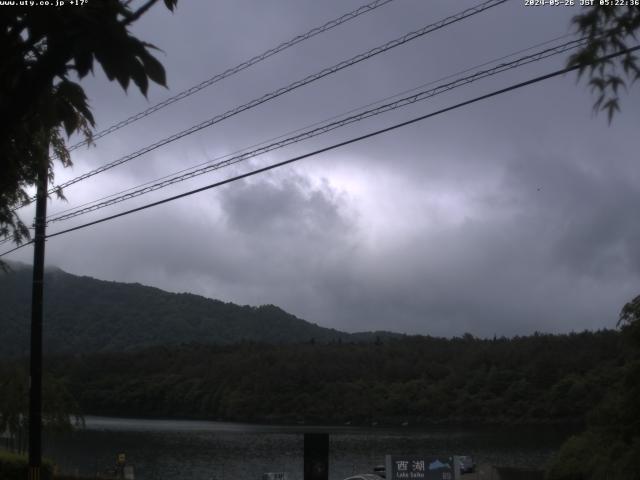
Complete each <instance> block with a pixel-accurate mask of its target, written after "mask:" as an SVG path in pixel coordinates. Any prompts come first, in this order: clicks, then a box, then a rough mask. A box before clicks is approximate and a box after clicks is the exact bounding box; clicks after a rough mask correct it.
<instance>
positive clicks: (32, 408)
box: [29, 142, 49, 480]
mask: <svg viewBox="0 0 640 480" xmlns="http://www.w3.org/2000/svg"><path fill="white" fill-rule="evenodd" d="M43 151H44V154H43V156H42V159H41V164H40V166H39V168H38V180H37V191H36V217H35V222H34V227H35V236H34V244H33V245H34V247H33V287H32V291H31V357H30V363H29V480H40V466H41V464H42V314H43V294H44V242H45V235H46V217H47V178H48V173H49V144H48V142H47V144H46V146H45V148H44V149H43Z"/></svg>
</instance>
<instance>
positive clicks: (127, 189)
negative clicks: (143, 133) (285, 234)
mask: <svg viewBox="0 0 640 480" xmlns="http://www.w3.org/2000/svg"><path fill="white" fill-rule="evenodd" d="M572 36H573V34H565V35H561V36H558V37H555V38H552V39H550V40H546V41H544V42H540V43H537V44H535V45H532V46H530V47H527V48H523V49H520V50H517V51H515V52H512V53H509V54H507V55H503V56H501V57H499V58H495V59H493V60H489V61H487V62H484V63H481V64H479V65H474V66H473V67H469V68H465V69H464V70H461V71H458V72H455V73H451V74H448V75H446V76H444V77H440V78H438V79H436V80H431V81H429V82H427V83H423V84H421V85H418V86H417V87H413V88H411V89H409V90H404V91H402V92H398V93H395V94H393V95H390V96H387V97H385V98H382V99H380V100H376V101H374V102H370V103H368V104H366V105H362V106H360V107H357V108H353V109H351V110H348V111H346V112H342V113H340V114H338V115H333V116H331V117H329V118H325V119H324V120H320V121H318V122H314V123H312V124H310V125H306V126H304V127H300V128H297V129H295V130H291V131H289V132H286V133H283V134H281V135H278V136H276V137H271V138H269V139H266V140H263V141H261V142H258V143H255V144H253V145H250V146H247V147H244V148H241V149H239V150H236V151H234V152H231V153H228V154H225V155H221V156H218V157H215V158H213V159H211V160H207V161H205V162H201V163H199V164H196V165H193V166H191V167H187V168H183V169H181V170H178V171H176V172H173V173H170V174H167V175H163V176H161V177H159V178H156V179H153V180H149V181H147V182H144V183H141V184H138V185H136V186H133V187H129V188H126V189H124V190H120V191H118V192H114V193H111V194H109V195H105V196H103V197H100V198H97V199H95V200H91V201H89V202H85V203H81V204H80V205H76V206H74V207H69V208H65V209H63V210H59V211H57V212H55V213H53V214H52V215H51V216H50V218H53V217H54V216H59V215H61V214H64V213H67V212H71V211H75V210H78V209H80V208H82V207H86V206H89V205H93V204H96V203H98V202H101V201H103V200H107V199H110V198H113V197H116V196H119V195H122V194H125V193H128V192H131V191H133V190H136V189H138V188H142V187H145V186H147V185H151V184H153V183H156V182H159V181H161V180H165V179H168V178H171V177H173V176H175V175H179V174H181V173H185V172H188V171H192V170H195V169H198V168H200V167H203V166H205V165H210V164H212V163H213V162H217V161H220V160H223V159H226V158H229V157H232V156H235V155H239V154H240V153H243V152H247V151H249V149H253V148H256V147H259V146H263V145H267V144H269V143H270V142H274V141H276V140H280V139H282V138H285V137H286V136H288V135H293V134H295V133H298V132H302V131H305V130H309V129H311V128H313V127H317V126H319V125H323V124H325V123H328V122H331V121H332V120H336V119H338V118H342V117H344V116H345V115H350V114H352V113H355V112H358V111H360V110H364V109H365V108H369V107H372V106H374V105H379V104H381V103H383V102H386V101H389V100H391V99H394V98H398V97H400V96H402V95H406V94H408V93H413V92H416V91H418V90H420V89H422V88H425V87H428V86H431V85H434V84H436V83H439V82H443V81H445V80H448V79H450V78H454V77H456V76H457V75H462V74H464V73H468V72H471V71H473V70H476V69H478V68H482V67H485V66H487V65H491V64H494V63H496V62H500V61H502V60H505V59H507V58H511V57H513V56H515V55H519V54H521V53H524V52H528V51H530V50H533V49H535V48H539V47H542V46H545V45H549V44H551V43H553V42H556V41H558V40H563V39H565V38H569V37H572ZM0 243H1V242H0Z"/></svg>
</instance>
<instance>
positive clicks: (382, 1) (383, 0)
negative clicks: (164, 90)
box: [69, 0, 393, 152]
mask: <svg viewBox="0 0 640 480" xmlns="http://www.w3.org/2000/svg"><path fill="white" fill-rule="evenodd" d="M392 1H393V0H375V1H374V2H371V3H368V4H366V5H362V6H361V7H359V8H357V9H355V10H353V11H351V12H349V13H345V14H344V15H342V16H340V17H338V18H335V19H333V20H330V21H328V22H327V23H325V24H324V25H322V26H319V27H315V28H313V29H311V30H309V31H308V32H306V33H303V34H302V35H297V36H295V37H293V38H292V39H291V40H288V41H286V42H282V43H281V44H280V45H278V46H276V47H273V48H270V49H269V50H267V51H265V52H263V53H261V54H259V55H256V56H254V57H252V58H250V59H249V60H246V61H244V62H242V63H240V64H238V65H236V66H235V67H232V68H229V69H227V70H225V71H224V72H222V73H218V74H217V75H214V76H213V77H211V78H209V79H207V80H204V81H202V82H200V83H199V84H197V85H194V86H193V87H191V88H188V89H186V90H183V91H181V92H180V93H177V94H176V95H174V96H172V97H169V98H167V99H166V100H164V101H162V102H160V103H157V104H155V105H153V106H151V107H149V108H147V109H146V110H143V111H142V112H139V113H136V114H135V115H132V116H130V117H128V118H125V119H124V120H121V121H120V122H118V123H115V124H113V125H111V126H110V127H108V128H105V129H104V130H101V131H100V132H97V133H95V134H94V135H93V136H92V140H97V139H99V138H102V137H104V136H106V135H109V134H110V133H113V132H115V131H116V130H120V129H121V128H123V127H125V126H127V125H130V124H132V123H134V122H137V121H138V120H140V119H142V118H144V117H147V116H149V115H151V114H152V113H155V112H157V111H158V110H161V109H163V108H164V107H167V106H169V105H171V104H172V103H175V102H177V101H179V100H182V99H184V98H187V97H189V96H191V95H193V94H194V93H196V92H199V91H200V90H202V89H204V88H207V87H209V86H211V85H213V84H214V83H217V82H219V81H220V80H223V79H225V78H227V77H230V76H232V75H235V74H236V73H239V72H241V71H243V70H245V69H247V68H249V67H251V66H253V65H255V64H257V63H259V62H261V61H263V60H266V59H267V58H269V57H272V56H273V55H276V54H278V53H280V52H282V51H284V50H286V49H287V48H289V47H293V46H294V45H297V44H298V43H300V42H303V41H305V40H308V39H310V38H312V37H315V36H316V35H319V34H321V33H324V32H326V31H328V30H331V29H332V28H334V27H337V26H339V25H342V24H343V23H346V22H348V21H350V20H353V19H354V18H356V17H359V16H360V15H363V14H365V13H369V12H372V11H374V10H375V9H376V8H378V7H382V6H383V5H386V4H387V3H390V2H392ZM87 143H88V142H87V141H86V140H85V141H82V142H78V143H76V144H74V145H72V146H70V147H69V151H70V152H71V151H73V150H75V149H77V148H79V147H82V146H83V145H87Z"/></svg>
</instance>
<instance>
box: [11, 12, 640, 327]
mask: <svg viewBox="0 0 640 480" xmlns="http://www.w3.org/2000/svg"><path fill="white" fill-rule="evenodd" d="M362 3H364V2H363V1H355V0H354V1H350V2H342V1H330V2H329V1H327V2H317V1H312V0H309V1H298V0H296V1H293V0H289V1H282V2H260V1H248V0H247V1H240V0H234V1H230V2H197V3H196V2H193V3H191V2H189V3H187V2H181V3H180V4H179V8H178V10H177V13H176V14H175V15H169V14H168V13H167V12H166V11H164V10H163V9H162V8H158V9H154V11H153V12H151V14H150V15H149V16H148V17H147V18H144V19H143V20H142V21H141V22H140V23H139V24H138V25H136V26H135V27H134V28H135V30H136V32H138V33H139V34H140V35H141V36H142V37H143V38H145V39H149V40H150V41H152V43H154V44H156V45H158V46H159V47H160V48H161V49H162V50H163V51H164V52H165V53H162V52H159V54H158V55H159V57H160V59H161V60H162V61H163V63H164V64H165V65H166V67H167V73H168V78H169V86H170V90H169V91H165V90H164V89H162V88H159V87H154V88H152V89H151V91H150V95H149V100H148V101H147V100H145V99H144V98H142V97H141V96H140V95H139V94H138V92H136V91H135V89H131V90H130V91H129V93H128V94H127V95H126V96H123V95H122V93H121V91H120V90H119V89H118V87H116V86H115V85H112V84H107V82H105V80H104V78H103V76H102V73H101V72H100V71H97V72H96V77H95V79H89V80H88V81H87V82H85V85H86V88H87V92H88V93H89V95H90V97H91V99H92V105H93V107H94V110H95V112H96V117H97V119H98V121H99V123H100V127H106V126H108V125H110V124H112V123H114V122H116V121H119V120H121V119H122V118H124V117H126V116H128V115H131V114H133V113H137V112H138V111H140V110H142V109H144V108H146V107H147V106H148V105H150V104H153V103H155V102H157V101H160V100H163V99H164V98H166V97H167V96H168V95H172V94H175V93H177V92H178V91H180V90H181V89H183V88H188V87H190V86H191V85H194V84H197V83H198V82H200V81H202V80H204V79H206V78H208V77H210V76H212V75H213V74H215V73H219V72H221V71H223V70H225V69H226V68H229V67H232V66H234V65H236V64H238V63H239V62H241V61H243V60H246V59H247V58H249V57H251V56H253V55H255V54H257V53H260V52H262V51H264V50H265V49H266V48H269V47H272V46H274V45H276V44H278V43H280V42H282V41H284V40H287V39H289V38H291V37H293V36H295V35H297V34H300V33H303V32H304V31H306V30H308V29H310V28H312V27H315V26H317V25H320V24H322V23H324V22H326V21H327V20H330V19H332V18H335V17H337V16H339V15H340V14H342V13H345V12H346V11H348V10H353V9H355V8H357V7H358V6H360V5H361V4H362ZM474 3H475V2H470V1H469V2H448V1H437V2H436V1H433V2H431V1H430V2H424V1H412V0H398V1H397V2H393V3H392V4H390V5H388V6H385V7H383V8H381V9H380V10H379V11H377V12H375V13H372V14H369V15H366V16H363V17H362V18H359V19H357V20H355V21H354V22H352V23H350V24H347V25H343V26H341V27H338V28H337V29H335V30H334V31H332V32H331V33H328V34H325V35H322V36H319V37H316V38H314V39H312V40H311V41H309V42H305V43H304V44H301V45H299V46H296V47H295V48H293V49H291V50H289V51H287V52H284V53H283V54H281V55H278V56H276V57H273V58H271V59H269V60H268V61H266V62H264V63H262V64H260V65H256V66H255V67H252V68H251V69H250V70H248V71H246V72H243V73H241V74H239V75H237V76H234V77H233V78H230V79H227V80H225V81H224V82H221V83H220V84H218V85H216V86H214V87H211V88H209V89H207V90H204V91H202V92H199V93H198V94H196V95H194V96H192V97H190V98H189V99H186V100H185V101H183V102H179V103H178V104H175V105H172V106H171V107H169V108H167V109H166V110H164V111H162V112H161V113H158V114H156V115H154V116H150V117H148V118H146V119H144V120H142V121H140V122H138V123H136V124H135V125H132V126H131V127H128V128H126V129H123V130H122V131H120V132H119V133H118V134H116V135H113V136H109V137H106V138H104V139H102V140H100V141H99V142H98V145H97V147H96V148H93V149H89V150H86V149H82V150H80V151H77V152H75V153H74V159H75V163H76V167H75V169H74V170H73V171H61V170H59V171H58V172H57V179H58V180H59V181H60V180H64V179H67V178H71V177H73V176H75V175H77V174H78V173H81V172H83V171H86V170H89V169H90V168H93V167H95V166H97V165H101V164H104V163H106V162H108V161H111V160H113V159H115V158H118V157H119V156H122V155H124V154H127V153H129V152H131V151H133V150H136V149H138V148H141V147H143V146H146V145H148V144H150V143H153V142H155V141H157V140H158V139H161V138H162V137H164V136H167V135H171V134H173V133H175V132H177V131H180V130H182V129H185V128H187V127H189V126H191V125H194V124H196V123H199V122H201V121H203V120H205V119H208V118H211V117H213V116H214V115H216V114H220V113H222V112H225V111H226V110H228V109H230V108H233V107H235V106H237V105H240V104H242V103H245V102H247V101H249V100H252V99H254V98H256V97H258V96H260V95H262V94H264V93H267V92H269V91H271V90H273V89H275V88H278V87H281V86H283V85H286V84H288V83H290V82H292V81H294V80H297V79H300V78H302V77H304V76H305V75H308V74H311V73H314V72H317V71H319V70H320V69H322V68H324V67H327V66H330V65H333V64H335V63H337V62H338V61H341V60H344V59H346V58H348V57H350V56H352V55H355V54H357V53H361V52H363V51H366V50H368V49H370V48H372V47H374V46H377V45H380V44H382V43H384V42H386V41H388V40H391V39H393V38H396V37H398V36H399V35H402V34H404V33H406V32H408V31H412V30H415V29H417V28H419V27H422V26H424V25H426V24H428V23H430V22H434V21H437V20H439V19H441V18H443V17H444V16H447V15H450V14H453V13H455V12H458V11H460V10H462V9H463V8H466V7H469V6H472V5H474ZM575 12H577V10H576V11H575ZM575 12H574V11H573V10H570V9H555V10H553V9H551V8H545V9H540V8H538V9H526V8H525V7H524V6H523V4H522V2H518V1H513V2H508V3H507V4H506V5H504V6H503V7H499V8H497V9H494V10H492V11H490V12H486V13H483V14H481V15H478V16H477V17H474V18H473V19H470V20H465V21H464V22H460V23H459V24H456V25H454V26H451V27H450V28H447V29H443V30H441V31H438V32H436V33H434V34H433V35H431V36H429V37H426V38H424V39H421V40H418V41H415V42H412V43H410V44H408V45H405V46H403V47H400V48H398V49H396V50H394V51H393V52H388V53H385V54H382V55H380V56H377V57H375V58H373V59H371V60H368V61H366V62H362V63H361V64H359V65H357V66H354V67H353V68H351V69H348V70H346V71H343V72H340V73H338V74H336V75H334V76H330V77H327V78H325V79H322V80H320V81H318V82H317V83H314V84H313V85H309V86H307V87H304V88H302V89H300V90H297V91H295V92H291V93H289V94H287V95H284V96H282V97H281V98H279V99H278V100H277V101H273V102H269V103H267V104H264V105H261V106H260V107H257V108H255V109H253V110H251V111H248V112H244V113H242V114H240V115H238V116H236V117H233V118H231V119H229V120H227V121H225V122H223V123H221V124H219V125H216V126H215V127H213V128H210V129H205V130H203V131H201V132H199V133H197V134H194V135H190V136H188V137H186V138H184V139H182V140H179V141H177V142H175V143H172V144H171V145H168V146H166V147H163V148H162V149H158V150H156V151H154V152H153V153H152V154H149V155H145V156H144V157H141V158H139V159H136V160H134V161H132V162H131V163H130V164H128V165H127V166H126V167H121V168H118V169H115V170H113V171H111V172H110V173H108V174H103V175H100V176H97V177H95V178H94V179H92V180H91V181H87V182H83V183H82V184H80V185H78V186H75V187H71V188H69V189H68V191H67V196H68V197H69V198H70V200H71V203H72V204H79V203H82V202H85V201H88V200H91V199H93V198H96V197H98V196H102V195H106V194H108V193H112V192H114V191H118V190H121V189H123V188H127V187H129V186H133V185H136V184H138V183H140V182H143V181H147V180H149V179H152V178H156V177H159V176H161V175H165V174H167V173H169V172H172V171H176V170H179V169H182V168H185V167H188V166H191V165H194V164H198V163H201V162H203V161H205V160H210V159H213V158H216V157H219V156H221V155H225V154H229V153H231V152H234V151H236V150H238V149H240V148H243V147H246V146H248V145H252V144H254V143H257V142H259V141H263V140H265V139H268V138H271V137H274V136H278V135H281V134H283V133H284V132H287V131H290V130H294V129H297V128H300V127H302V126H304V125H308V124H311V123H313V122H317V121H319V120H322V119H325V118H327V117H330V116H332V115H335V114H337V113H342V112H345V111H348V110H350V109H352V108H355V107H359V106H362V105H365V104H367V103H369V102H372V101H375V100H379V99H380V98H383V97H385V96H388V95H391V94H395V93H397V92H399V91H402V90H405V89H408V88H413V87H416V86H418V85H421V84H424V83H426V82H429V81H433V80H435V79H438V78H440V77H442V76H444V75H447V74H451V73H453V72H456V71H459V70H462V69H464V68H467V67H469V66H471V65H477V64H480V63H483V62H486V61H487V60H490V59H493V58H497V57H500V56H502V55H505V54H507V53H511V52H513V51H516V50H518V49H522V48H525V47H528V46H530V45H532V44H535V43H539V42H542V41H545V40H548V39H550V38H551V37H555V36H557V35H561V34H563V33H565V32H566V31H567V29H568V23H569V19H570V17H571V15H572V14H573V13H575ZM564 61H565V59H564V58H557V59H552V60H549V61H546V62H544V63H541V64H535V65H531V66H529V67H527V68H525V69H524V70H522V71H514V72H511V73H509V74H506V75H504V76H502V77H500V78H496V79H488V80H485V81H483V82H480V83H478V84H474V85H470V86H468V87H465V88H464V89H460V90H459V91H457V90H456V91H454V92H451V93H449V94H446V95H443V96H439V97H436V98H434V99H433V100H432V101H430V102H427V103H421V104H418V105H415V106H413V107H410V108H408V109H406V110H402V111H398V112H394V113H391V114H388V115H386V116H385V117H383V118H379V119H372V120H369V121H367V122H363V123H362V124H358V125H354V126H352V127H349V128H348V129H346V130H345V131H337V132H335V133H334V134H331V135H328V136H327V137H321V138H318V139H315V140H312V141H310V142H308V143H305V144H300V145H296V146H293V147H290V148H288V149H286V150H284V151H283V152H273V153H271V154H269V155H266V156H264V157H261V158H257V159H254V160H252V161H250V162H247V163H246V164H239V165H236V166H234V167H233V168H232V169H231V171H230V172H227V171H226V170H224V171H220V172H216V173H214V174H212V175H208V176H206V177H202V178H198V179H194V180H192V181H189V182H186V183H183V184H180V185H177V186H175V187H172V188H170V189H167V190H163V191H160V192H157V193H155V194H152V195H149V196H145V197H141V198H139V199H137V200H134V201H132V202H130V203H129V202H127V203H126V204H123V205H127V206H130V207H133V206H136V205H140V204H142V203H146V202H148V201H152V200H155V199H159V198H164V197H166V196H168V195H171V194H175V193H180V192H183V191H186V190H188V189H189V188H195V187H199V186H202V185H204V184H206V183H211V182H213V181H215V180H220V179H222V178H226V177H227V176H230V175H233V174H238V173H241V172H244V171H247V170H248V169H250V168H256V167H260V166H264V165H266V164H268V163H272V162H276V161H279V160H283V159H285V158H290V157H291V156H294V155H296V154H300V153H305V152H308V151H311V150H313V149H315V148H319V147H323V146H326V145H329V144H331V143H333V142H338V141H340V140H344V139H346V138H349V137H351V136H355V135H358V134H362V133H365V132H368V131H371V130H373V129H375V128H381V127H384V126H388V125H390V124H392V123H394V122H400V121H403V120H406V119H408V118H411V117H413V116H417V115H421V114H424V113H427V112H430V111H434V110H437V109H438V108H441V107H444V106H448V105H451V104H453V103H456V102H459V101H462V100H466V99H469V98H472V97H473V96H475V95H480V94H483V93H487V92H488V91H491V90H493V89H497V88H501V87H504V86H506V85H508V84H510V83H515V82H517V81H522V80H525V79H528V78H530V77H532V76H535V75H539V74H541V73H546V72H548V71H550V70H552V69H555V68H559V67H561V66H562V65H563V64H564ZM592 101H593V98H592V97H591V96H590V95H589V92H588V91H587V89H586V88H585V86H584V83H581V84H579V85H576V83H575V76H574V75H569V76H566V77H564V78H560V79H555V80H551V81H549V82H545V83H544V84H540V85H538V86H532V87H530V88H528V89H526V90H521V91H518V92H513V93H511V94H508V95H504V96H500V97H496V98H494V99H492V100H490V101H486V102H483V103H479V104H476V105H474V106H472V107H468V108H465V109H461V110H456V111H454V112H450V113H448V114H446V115H442V116H439V117H436V118H433V119H431V120H429V121H427V122H424V123H421V124H418V125H414V126H411V127H407V128H403V129H401V130H398V131H395V132H393V133H389V134H385V135H384V136H380V137H377V138H374V139H371V140H369V141H367V142H363V143H359V144H356V145H353V146H350V147H347V148H343V149H340V150H337V151H334V152H331V153H328V154H324V155H321V156H318V157H314V158H310V159H307V160H304V161H303V162H301V163H299V164H296V165H295V166H294V167H288V168H285V169H283V170H280V171H275V172H273V173H272V174H269V175H266V176H262V177H254V178H252V179H250V180H247V181H243V182H238V183H235V184H232V185H228V186H226V187H223V188H221V189H218V190H214V191H208V192H206V193H202V194H199V195H197V196H194V197H189V198H186V199H183V200H180V201H178V202H176V203H173V204H168V205H165V206H163V207H159V208H157V209H153V210H148V211H145V212H141V213H138V214H135V215H132V216H129V217H124V218H122V219H119V220H116V221H114V222H111V223H108V224H102V225H100V226H96V227H94V228H91V229H87V230H83V231H80V232H77V233H74V234H72V235H68V236H64V237H56V238H55V239H51V240H50V241H49V242H48V245H47V249H48V259H49V262H50V263H54V264H57V265H59V266H60V267H62V268H63V269H66V270H69V271H71V272H74V273H79V274H85V275H92V276H95V277H98V278H106V279H111V280H119V281H135V282H140V283H145V284H151V285H155V286H158V287H161V288H166V289H169V290H172V291H191V292H194V293H199V294H203V295H207V296H210V297H214V298H220V299H222V300H225V301H234V302H236V303H241V304H262V303H274V304H277V305H279V306H281V307H283V308H285V309H287V310H289V311H290V312H292V313H294V314H296V315H298V316H300V317H303V318H305V319H308V320H311V321H314V322H317V323H319V324H322V325H326V326H331V327H336V328H340V329H344V330H349V331H358V330H372V329H387V330H395V331H405V332H411V333H431V334H435V335H460V334H462V333H464V332H471V333H474V334H477V335H486V336H492V335H493V334H497V335H501V334H506V335H513V334H526V333H531V332H533V331H536V330H542V331H570V330H580V329H583V328H601V327H611V326H613V325H614V324H615V320H616V315H617V312H618V310H619V309H620V307H621V305H622V304H623V303H624V302H625V301H627V300H629V298H631V297H632V296H634V295H636V294H637V293H638V290H639V289H640V226H639V225H640V224H639V223H638V222H637V221H635V217H636V216H637V215H636V214H635V206H636V205H638V201H639V200H640V189H639V187H638V185H640V174H639V173H638V172H639V169H638V165H637V159H636V154H635V151H636V148H635V144H634V141H635V139H636V137H637V132H636V130H637V125H638V122H640V103H639V99H638V95H637V90H632V93H631V94H630V95H627V96H625V97H623V100H622V101H623V103H622V107H623V112H622V114H620V115H619V116H618V117H617V118H616V119H615V120H614V122H613V124H612V126H610V127H608V126H607V122H606V119H604V118H601V117H593V116H590V106H591V102H592ZM61 208H66V206H64V205H59V204H56V205H55V207H53V208H52V209H51V211H55V210H57V209H61ZM119 208H120V206H118V207H114V208H112V209H108V210H105V211H102V212H100V213H99V214H95V216H87V217H80V218H81V219H82V221H85V220H90V219H92V218H97V217H99V216H102V215H103V214H106V213H112V212H116V211H119ZM79 220H80V219H79ZM65 226H70V225H65ZM55 228H56V229H57V228H58V227H55ZM52 230H54V228H53V227H52ZM19 255H22V257H20V258H21V259H23V260H25V261H29V258H30V255H31V252H27V249H24V250H23V251H21V252H20V254H19Z"/></svg>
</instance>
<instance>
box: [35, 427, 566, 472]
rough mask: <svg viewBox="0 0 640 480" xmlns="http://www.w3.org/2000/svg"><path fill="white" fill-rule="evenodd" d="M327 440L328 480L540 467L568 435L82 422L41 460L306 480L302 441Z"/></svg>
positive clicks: (89, 468)
mask: <svg viewBox="0 0 640 480" xmlns="http://www.w3.org/2000/svg"><path fill="white" fill-rule="evenodd" d="M304 432H328V433H330V458H329V468H330V473H329V478H330V480H342V479H344V478H345V477H347V476H349V475H352V474H354V473H366V472H371V470H372V468H373V467H374V466H375V465H379V464H383V463H384V456H385V455H387V454H396V455H425V456H449V455H473V456H474V459H475V460H476V462H477V463H491V464H497V465H512V466H522V467H539V466H541V465H544V463H545V462H547V461H548V460H549V458H550V457H551V455H552V454H553V453H554V452H555V451H556V450H557V448H558V447H559V445H560V444H561V443H562V441H563V440H564V439H565V438H566V437H567V436H568V434H569V432H567V431H566V430H559V429H555V428H551V427H548V428H547V427H545V428H534V429H531V428H527V429H525V428H509V429H499V428H460V427H457V428H453V427H447V428H443V427H434V428H411V427H397V428H379V427H375V428H359V427H353V428H352V427H310V426H299V427H285V426H262V425H247V424H238V423H223V422H204V421H180V420H138V419H120V418H106V417H87V418H86V428H85V429H83V430H79V431H76V432H73V433H70V434H64V435H56V436H50V437H48V438H45V442H44V453H45V455H46V456H48V457H49V458H52V459H54V460H55V461H56V462H57V463H58V464H59V465H60V467H61V469H62V470H63V471H65V472H68V473H75V472H78V473H79V474H81V475H86V476H93V475H95V474H96V472H100V471H104V470H105V469H107V468H110V467H113V466H114V464H115V459H116V455H117V454H118V453H120V452H124V453H126V456H127V461H128V462H130V463H132V464H133V465H134V466H135V473H136V480H152V479H154V480H155V479H163V480H178V479H181V480H191V479H193V480H212V479H213V480H230V479H234V480H245V479H246V480H254V479H255V480H260V479H261V475H262V473H264V472H287V475H288V479H289V480H302V477H303V458H302V456H303V444H302V440H303V433H304Z"/></svg>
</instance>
